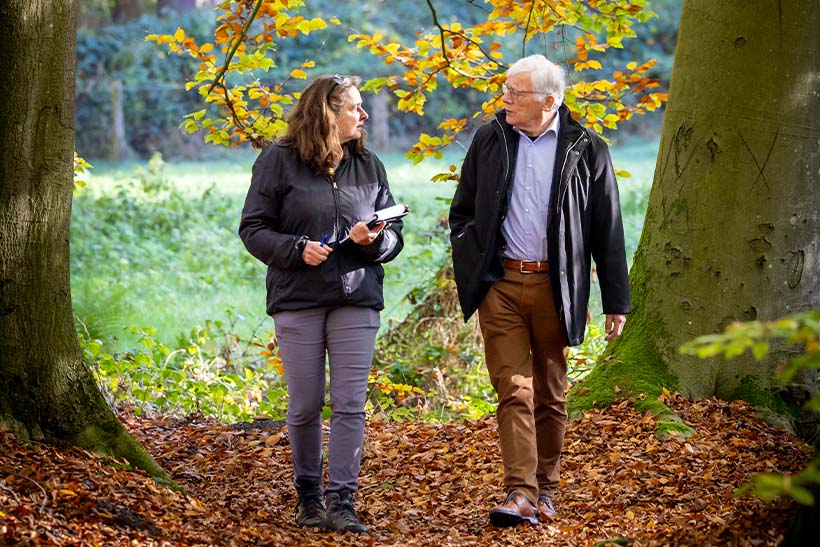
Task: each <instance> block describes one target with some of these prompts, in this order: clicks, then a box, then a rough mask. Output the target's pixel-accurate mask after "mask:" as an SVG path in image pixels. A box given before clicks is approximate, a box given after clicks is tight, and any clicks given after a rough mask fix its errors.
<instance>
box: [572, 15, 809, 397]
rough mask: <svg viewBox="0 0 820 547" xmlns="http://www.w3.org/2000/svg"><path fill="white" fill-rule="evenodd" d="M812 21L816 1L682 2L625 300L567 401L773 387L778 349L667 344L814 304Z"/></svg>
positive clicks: (736, 393)
mask: <svg viewBox="0 0 820 547" xmlns="http://www.w3.org/2000/svg"><path fill="white" fill-rule="evenodd" d="M818 25H820V6H819V5H818V4H817V3H816V2H803V1H800V0H780V1H774V0H748V1H743V2H741V1H740V0H731V1H728V2H713V1H711V0H687V1H686V2H685V4H684V7H683V14H682V18H681V26H680V31H679V37H678V45H677V50H676V54H675V62H674V68H673V72H672V81H671V89H670V97H669V102H668V104H667V108H666V113H665V116H664V123H663V133H662V138H661V144H660V150H659V153H658V161H657V165H656V170H655V178H654V183H653V186H652V190H651V193H650V197H649V204H648V210H647V214H646V221H645V223H644V229H643V233H642V236H641V241H640V243H639V246H638V250H637V252H636V255H635V260H634V263H633V266H632V270H631V273H630V281H631V287H632V291H633V296H632V303H633V308H634V312H633V313H632V315H631V316H630V317H629V318H628V321H627V324H626V328H625V331H624V334H623V336H622V337H621V338H620V339H619V340H617V341H616V342H615V343H613V344H610V347H609V348H608V356H609V358H608V360H607V362H606V363H605V364H604V365H603V366H601V367H599V368H598V369H597V370H596V371H595V372H594V373H593V374H592V375H591V376H590V378H589V379H588V381H587V382H585V386H586V387H587V390H584V393H581V391H579V390H575V395H576V397H575V401H574V402H573V406H574V407H578V408H582V407H584V406H588V405H589V404H590V403H591V402H592V401H598V402H600V403H607V402H608V401H611V400H612V398H613V397H614V394H613V390H614V386H616V385H617V386H618V387H619V391H620V393H621V395H623V394H624V393H628V392H632V393H634V394H638V393H646V394H652V393H654V394H657V393H658V392H659V385H660V384H661V383H663V384H664V385H665V386H666V387H670V388H677V389H679V390H680V391H681V392H682V393H683V394H685V395H686V396H690V397H708V396H712V395H717V396H718V397H720V398H723V399H734V398H744V399H747V400H749V399H748V398H747V396H749V395H750V393H749V392H750V391H751V392H755V393H751V395H752V396H759V395H761V394H762V395H763V396H766V395H767V394H768V395H771V394H772V390H771V387H772V386H773V379H772V372H773V366H774V365H775V364H777V363H779V362H782V361H783V360H785V359H788V358H789V357H791V355H790V354H789V353H788V351H787V350H785V349H777V350H775V351H772V352H770V354H769V356H768V357H767V358H766V359H764V360H763V361H762V362H757V361H755V360H754V359H753V358H752V357H751V356H749V355H745V356H743V357H739V358H737V359H733V360H730V361H717V360H715V361H711V362H710V361H705V360H700V359H698V358H696V357H693V356H687V355H682V354H680V353H679V351H678V348H679V347H680V346H681V344H683V343H684V342H686V341H688V340H691V339H693V338H695V337H697V336H700V335H703V334H709V333H715V332H719V331H722V330H723V329H724V328H725V327H726V326H727V325H729V324H730V323H731V322H733V321H746V320H755V319H757V320H772V319H775V318H777V317H780V316H783V315H786V314H790V313H796V312H798V311H802V310H807V309H813V308H820V248H818V245H820V243H819V242H818V236H817V234H818V233H820V214H819V213H818V210H820V192H818V187H820V119H819V118H820V94H818V92H817V90H818V74H820V34H818V33H817V32H816V29H817V28H818ZM813 381H814V382H815V384H816V376H815V377H814V380H813ZM810 382H811V380H810Z"/></svg>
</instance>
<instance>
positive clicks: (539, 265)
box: [504, 258, 550, 273]
mask: <svg viewBox="0 0 820 547" xmlns="http://www.w3.org/2000/svg"><path fill="white" fill-rule="evenodd" d="M504 267H505V268H507V269H508V270H517V271H519V272H521V273H544V272H548V271H550V267H549V264H548V263H546V262H534V261H526V260H512V259H511V258H505V259H504Z"/></svg>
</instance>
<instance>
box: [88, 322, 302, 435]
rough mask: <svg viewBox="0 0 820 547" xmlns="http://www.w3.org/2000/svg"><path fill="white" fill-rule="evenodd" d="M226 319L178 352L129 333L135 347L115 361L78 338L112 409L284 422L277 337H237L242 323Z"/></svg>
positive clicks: (96, 344) (149, 331)
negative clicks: (280, 420)
mask: <svg viewBox="0 0 820 547" xmlns="http://www.w3.org/2000/svg"><path fill="white" fill-rule="evenodd" d="M227 314H228V318H229V322H228V323H227V324H226V323H223V322H222V321H207V322H206V323H205V327H194V328H192V329H191V330H190V332H189V333H188V335H187V336H180V337H179V339H178V340H177V343H176V344H174V348H173V349H171V348H170V347H168V346H167V345H165V344H164V343H162V342H161V341H159V340H158V339H157V336H156V331H155V330H154V329H153V328H151V327H129V330H130V331H131V333H132V334H133V335H135V336H136V337H137V340H138V342H137V346H136V347H135V348H134V349H132V350H129V351H124V352H115V353H108V352H107V350H106V348H105V344H104V342H103V341H102V340H99V339H96V338H92V337H91V336H90V335H89V333H88V332H87V331H85V330H83V329H81V330H80V331H79V334H78V335H79V341H80V346H81V348H82V350H83V353H84V355H85V358H86V360H87V361H88V362H89V363H91V365H92V367H93V369H94V371H95V373H96V377H97V379H98V382H99V384H100V388H101V390H102V392H103V393H104V394H105V395H106V397H107V399H108V401H109V404H111V406H112V407H114V408H129V409H131V410H132V411H133V412H134V413H136V414H140V413H142V412H152V413H160V414H169V415H175V416H187V415H202V416H208V417H214V418H217V419H219V420H223V421H228V422H235V421H247V420H250V419H253V418H254V417H257V416H265V417H268V418H273V419H282V418H284V416H285V414H286V409H287V388H286V386H285V380H284V376H283V374H282V369H281V361H280V360H279V357H278V351H277V348H276V345H275V340H274V339H273V336H272V333H269V332H267V333H265V334H264V335H259V334H257V332H256V331H258V330H260V328H261V324H260V325H258V326H257V328H256V329H255V330H254V334H253V335H251V336H250V337H247V338H243V337H240V336H239V335H237V334H236V326H237V323H238V322H239V321H242V320H244V318H243V317H241V316H239V315H235V314H233V313H232V312H230V311H228V312H227Z"/></svg>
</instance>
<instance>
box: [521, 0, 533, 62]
mask: <svg viewBox="0 0 820 547" xmlns="http://www.w3.org/2000/svg"><path fill="white" fill-rule="evenodd" d="M534 11H535V0H532V2H530V13H529V14H528V15H527V26H526V27H524V38H523V39H522V40H521V57H522V58H523V57H526V56H527V34H529V32H530V22H531V21H532V12H534Z"/></svg>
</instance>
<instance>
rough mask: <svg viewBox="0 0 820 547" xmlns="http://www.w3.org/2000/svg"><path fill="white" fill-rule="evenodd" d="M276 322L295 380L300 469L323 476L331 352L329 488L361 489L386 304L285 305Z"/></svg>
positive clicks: (292, 412)
mask: <svg viewBox="0 0 820 547" xmlns="http://www.w3.org/2000/svg"><path fill="white" fill-rule="evenodd" d="M273 322H274V326H275V329H276V338H277V339H278V341H279V352H280V355H281V357H282V365H283V366H284V369H285V379H286V380H287V384H288V418H287V423H288V437H289V438H290V447H291V452H292V458H293V468H294V474H295V475H296V476H297V477H322V407H323V406H324V403H325V356H327V359H328V361H329V362H330V367H329V368H330V407H331V409H332V410H333V414H332V416H331V418H330V444H329V447H328V458H327V459H328V475H329V477H330V480H329V483H328V485H327V491H329V492H331V491H339V490H342V489H348V490H351V491H356V490H357V489H358V486H359V483H358V476H359V466H360V464H361V458H362V442H363V441H364V422H365V416H364V404H365V400H366V397H367V378H368V375H369V374H370V368H371V364H372V362H373V351H374V345H375V342H376V333H377V332H378V330H379V312H378V311H376V310H374V309H372V308H362V307H355V306H344V307H338V308H327V307H325V308H314V309H308V310H299V311H284V312H279V313H276V314H274V316H273Z"/></svg>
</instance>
